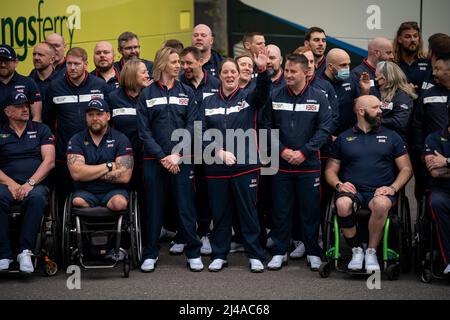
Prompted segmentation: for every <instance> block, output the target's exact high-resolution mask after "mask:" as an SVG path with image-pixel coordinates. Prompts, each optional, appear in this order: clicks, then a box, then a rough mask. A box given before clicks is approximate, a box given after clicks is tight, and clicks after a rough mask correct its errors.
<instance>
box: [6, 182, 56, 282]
mask: <svg viewBox="0 0 450 320" xmlns="http://www.w3.org/2000/svg"><path fill="white" fill-rule="evenodd" d="M24 214H25V210H24V208H23V207H22V204H21V203H15V204H13V205H12V207H11V209H10V213H9V216H8V223H9V226H10V228H9V233H10V239H11V245H12V249H13V251H17V247H18V241H17V240H18V237H19V235H20V231H21V225H22V220H23V217H24ZM58 235H59V234H58V214H57V200H56V192H55V191H54V190H51V191H50V193H49V204H48V206H47V209H46V212H45V213H44V216H43V217H42V220H41V223H40V227H39V231H38V233H37V235H36V241H35V245H34V249H33V250H32V251H33V256H32V259H33V265H34V269H35V272H36V270H39V269H42V272H43V273H44V275H46V276H54V275H56V273H57V272H58V263H57V261H59V257H60V250H59V241H58ZM5 273H19V264H18V263H17V262H16V261H14V262H13V263H11V266H10V269H9V270H7V271H5Z"/></svg>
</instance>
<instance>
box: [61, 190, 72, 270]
mask: <svg viewBox="0 0 450 320" xmlns="http://www.w3.org/2000/svg"><path fill="white" fill-rule="evenodd" d="M71 199H72V197H71V196H70V197H67V199H66V201H65V203H64V212H63V223H62V232H61V234H62V241H61V250H62V254H61V256H62V265H63V267H64V268H67V267H68V266H69V265H70V264H71V262H72V261H71V260H72V258H71V255H72V252H71V250H70V248H71V243H70V237H71V234H70V225H71V221H70V214H71V208H72V205H71Z"/></svg>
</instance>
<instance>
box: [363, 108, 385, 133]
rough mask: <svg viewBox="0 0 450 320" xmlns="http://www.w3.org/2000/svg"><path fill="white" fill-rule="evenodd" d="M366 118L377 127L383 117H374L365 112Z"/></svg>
mask: <svg viewBox="0 0 450 320" xmlns="http://www.w3.org/2000/svg"><path fill="white" fill-rule="evenodd" d="M364 120H366V121H367V123H368V124H370V126H371V127H372V129H374V128H377V127H379V126H380V124H381V117H372V116H370V115H369V114H368V113H367V112H364Z"/></svg>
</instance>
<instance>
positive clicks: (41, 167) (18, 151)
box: [0, 92, 55, 273]
mask: <svg viewBox="0 0 450 320" xmlns="http://www.w3.org/2000/svg"><path fill="white" fill-rule="evenodd" d="M1 107H4V110H3V111H2V112H5V114H6V116H7V118H8V123H7V124H5V125H4V126H3V127H1V128H0V271H6V270H8V269H9V267H10V264H11V262H12V260H11V258H12V256H13V253H12V249H11V244H10V239H9V229H8V228H9V225H8V215H9V214H10V209H11V207H12V205H14V204H21V206H22V208H23V209H24V212H25V215H24V218H23V223H22V226H21V232H20V236H19V247H18V248H19V254H18V255H17V262H18V263H19V270H20V271H21V272H26V273H32V272H33V271H34V266H33V263H32V260H31V256H32V255H33V254H32V250H33V248H34V247H35V241H36V236H37V234H38V232H39V228H40V226H41V220H42V218H43V216H44V213H45V210H46V208H47V205H48V196H49V189H48V187H47V185H46V178H47V176H48V174H49V173H50V171H51V170H52V169H53V167H54V166H55V146H54V137H53V135H52V132H51V131H50V129H49V128H48V127H47V126H46V125H44V124H42V123H38V122H33V121H31V120H30V103H29V101H28V98H27V97H26V96H25V95H24V94H23V93H21V92H12V93H11V95H10V96H8V97H7V101H6V103H5V106H1ZM2 109H3V108H2Z"/></svg>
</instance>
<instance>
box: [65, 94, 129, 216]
mask: <svg viewBox="0 0 450 320" xmlns="http://www.w3.org/2000/svg"><path fill="white" fill-rule="evenodd" d="M110 118H111V114H110V110H109V106H108V104H107V103H106V101H105V100H103V99H93V100H91V101H90V102H89V105H88V108H87V109H86V121H87V129H86V130H84V131H82V132H79V133H77V134H75V135H74V136H73V137H72V138H71V139H70V141H69V144H68V147H67V166H68V168H69V171H70V175H71V176H72V179H73V181H74V189H75V191H74V193H73V196H72V206H73V207H77V208H91V207H98V206H101V207H107V208H108V209H109V210H112V211H123V210H127V206H128V201H129V199H128V198H129V196H128V190H127V183H128V182H129V181H130V179H131V175H132V171H133V149H132V146H131V143H130V141H129V140H128V138H127V137H126V136H125V135H124V134H122V133H121V132H119V131H117V130H115V129H113V128H111V127H110V126H109V124H108V122H109V120H110Z"/></svg>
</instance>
